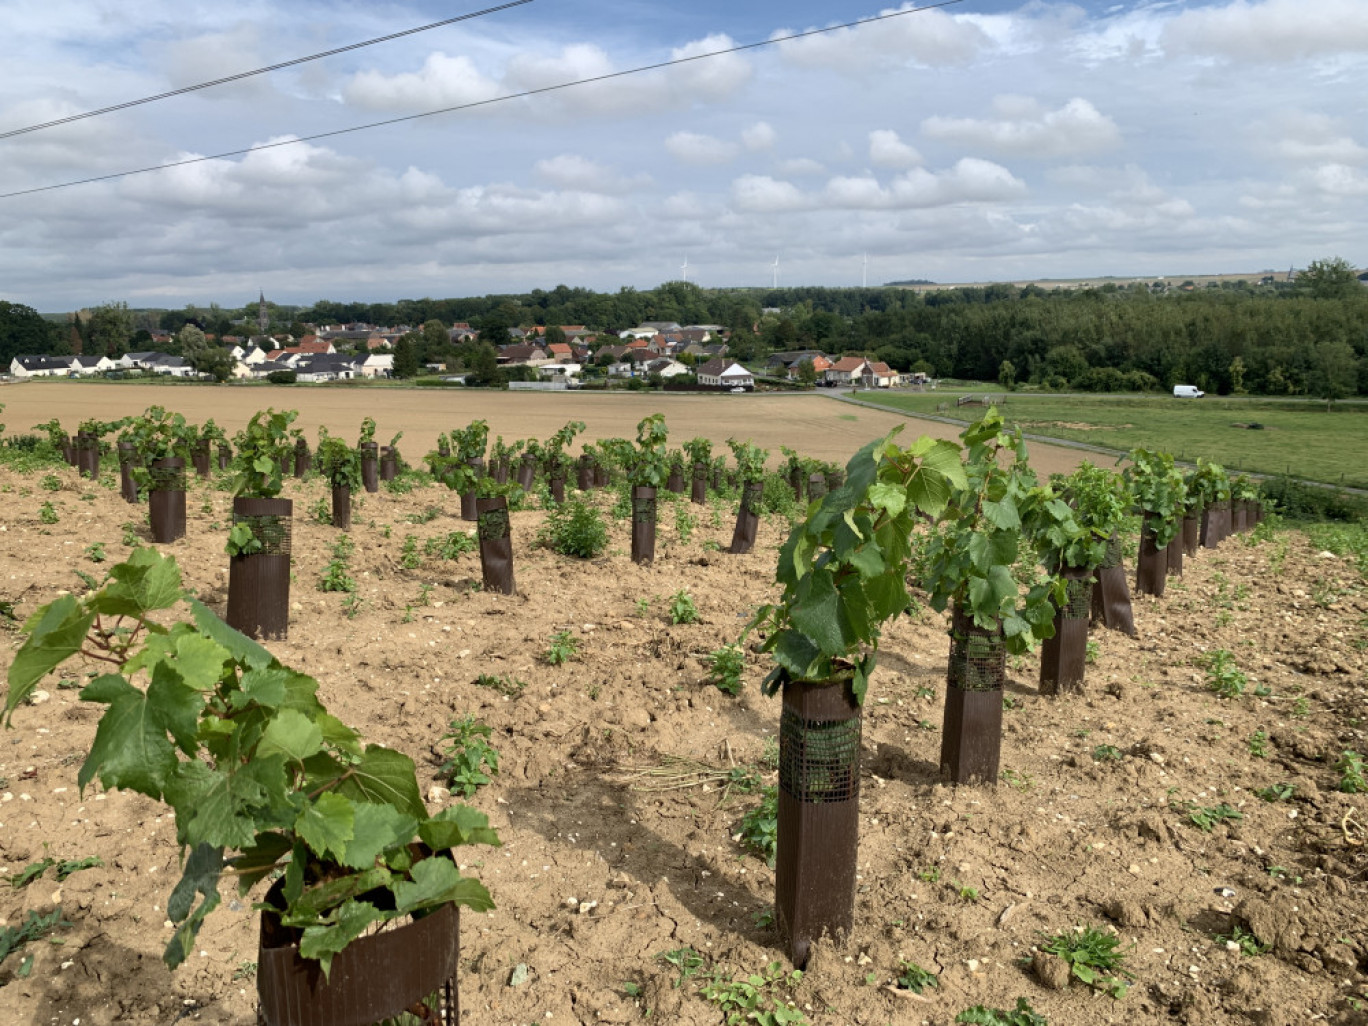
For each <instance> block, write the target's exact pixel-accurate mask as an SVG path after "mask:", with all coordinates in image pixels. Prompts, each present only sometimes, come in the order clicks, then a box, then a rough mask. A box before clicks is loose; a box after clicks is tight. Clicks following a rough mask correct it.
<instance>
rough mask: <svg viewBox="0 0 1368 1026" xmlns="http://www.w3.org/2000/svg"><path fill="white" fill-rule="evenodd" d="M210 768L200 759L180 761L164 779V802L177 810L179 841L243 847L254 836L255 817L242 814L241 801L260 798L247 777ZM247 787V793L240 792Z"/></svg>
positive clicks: (250, 841) (257, 790)
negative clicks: (242, 777) (198, 760)
mask: <svg viewBox="0 0 1368 1026" xmlns="http://www.w3.org/2000/svg"><path fill="white" fill-rule="evenodd" d="M239 777H241V774H235V775H230V774H228V773H225V772H224V771H222V770H217V769H211V768H210V767H208V766H206V765H205V764H204V763H202V762H182V763H180V764H179V765H177V766H176V770H175V772H174V773H173V774H171V775H170V776H169V777H168V779H167V781H166V801H167V804H169V805H171V806H172V807H173V808H174V809H176V813H177V815H176V830H177V834H178V836H179V840H180V841H181V843H182V844H197V843H201V842H203V843H207V844H217V845H223V846H224V847H229V848H245V847H247V846H248V845H250V844H251V843H252V842H253V841H254V840H255V839H256V832H257V827H256V819H255V818H254V817H253V816H251V815H250V814H242V813H241V812H240V810H239V806H240V805H241V804H242V803H243V800H244V799H245V800H250V799H252V798H260V797H261V795H260V794H259V789H258V788H256V787H255V786H253V785H252V783H251V782H250V781H248V780H246V779H245V778H244V779H241V780H239V779H238V778H239ZM244 790H246V791H247V792H248V794H246V795H243V794H242V793H241V792H242V791H244Z"/></svg>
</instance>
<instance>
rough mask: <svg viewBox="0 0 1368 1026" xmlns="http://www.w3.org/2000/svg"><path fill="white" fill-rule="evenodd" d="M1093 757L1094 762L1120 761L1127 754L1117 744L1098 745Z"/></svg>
mask: <svg viewBox="0 0 1368 1026" xmlns="http://www.w3.org/2000/svg"><path fill="white" fill-rule="evenodd" d="M1092 757H1093V761H1094V762H1120V761H1121V760H1122V759H1124V758H1125V755H1124V754H1123V753H1122V751H1121V749H1119V748H1117V747H1116V746H1115V745H1098V746H1097V747H1096V748H1094V749H1093V752H1092Z"/></svg>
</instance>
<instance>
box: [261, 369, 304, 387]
mask: <svg viewBox="0 0 1368 1026" xmlns="http://www.w3.org/2000/svg"><path fill="white" fill-rule="evenodd" d="M297 378H298V375H296V374H295V372H294V371H292V370H273V371H271V373H269V374H267V375H266V380H267V381H269V382H270V383H271V384H273V385H293V384H294V383H295V381H296V380H297Z"/></svg>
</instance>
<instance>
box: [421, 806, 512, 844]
mask: <svg viewBox="0 0 1368 1026" xmlns="http://www.w3.org/2000/svg"><path fill="white" fill-rule="evenodd" d="M418 836H419V837H420V838H422V840H423V843H424V844H426V845H427V846H428V847H429V848H431V849H432V850H433V851H446V850H447V849H448V848H458V847H460V846H461V845H463V844H490V845H493V846H494V847H496V848H497V847H500V846H501V845H502V843H503V842H502V841H500V840H499V835H498V834H496V833H495V832H494V831H493V830H491V829H490V827H489V817H488V816H486V815H485V814H484V813H483V812H480V811H478V810H477V809H472V808H471V807H470V806H469V805H448V806H447V807H446V808H445V809H442V810H441V811H440V812H438V813H437V814H436V815H435V816H433V817H432V818H431V819H429V820H426V821H425V822H423V823H420V824H419V825H418Z"/></svg>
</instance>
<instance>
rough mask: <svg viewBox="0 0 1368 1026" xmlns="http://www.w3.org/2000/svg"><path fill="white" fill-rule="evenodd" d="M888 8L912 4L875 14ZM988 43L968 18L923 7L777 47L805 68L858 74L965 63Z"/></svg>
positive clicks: (784, 33)
mask: <svg viewBox="0 0 1368 1026" xmlns="http://www.w3.org/2000/svg"><path fill="white" fill-rule="evenodd" d="M892 10H899V11H912V10H914V5H912V4H903V5H902V6H900V7H897V8H890V9H885V10H883V11H880V12H879V13H880V14H887V13H890V11H892ZM787 35H792V30H789V29H785V30H782V31H779V32H775V33H774V36H775V37H779V36H787ZM989 46H990V40H989V37H988V35H987V34H986V33H985V32H984V31H983V29H982V28H980V27H979V26H978V25H977V24H975V23H974V22H973V21H972V20H970V19H967V18H962V17H957V16H954V15H949V14H945V13H944V12H943V11H937V10H924V11H922V12H921V13H913V14H904V15H902V16H900V17H894V18H888V19H885V20H883V21H877V22H874V23H872V24H869V25H860V26H856V27H855V28H848V29H839V30H838V31H835V32H830V33H827V34H825V35H820V36H807V37H806V38H803V39H795V40H792V41H790V42H787V43H780V44H779V51H780V53H781V54H782V55H783V57H784V59H785V60H788V61H791V62H793V63H795V64H799V65H802V66H805V67H822V68H829V69H831V70H834V71H840V72H845V73H848V74H856V75H862V74H864V73H865V72H867V71H868V70H869V68H870V66H871V65H909V64H916V65H922V66H925V67H946V66H952V65H964V64H968V63H969V62H970V61H972V60H973V59H974V58H975V57H977V56H979V55H980V54H981V53H982V52H983V51H984V50H986V49H987V48H988V47H989Z"/></svg>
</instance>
